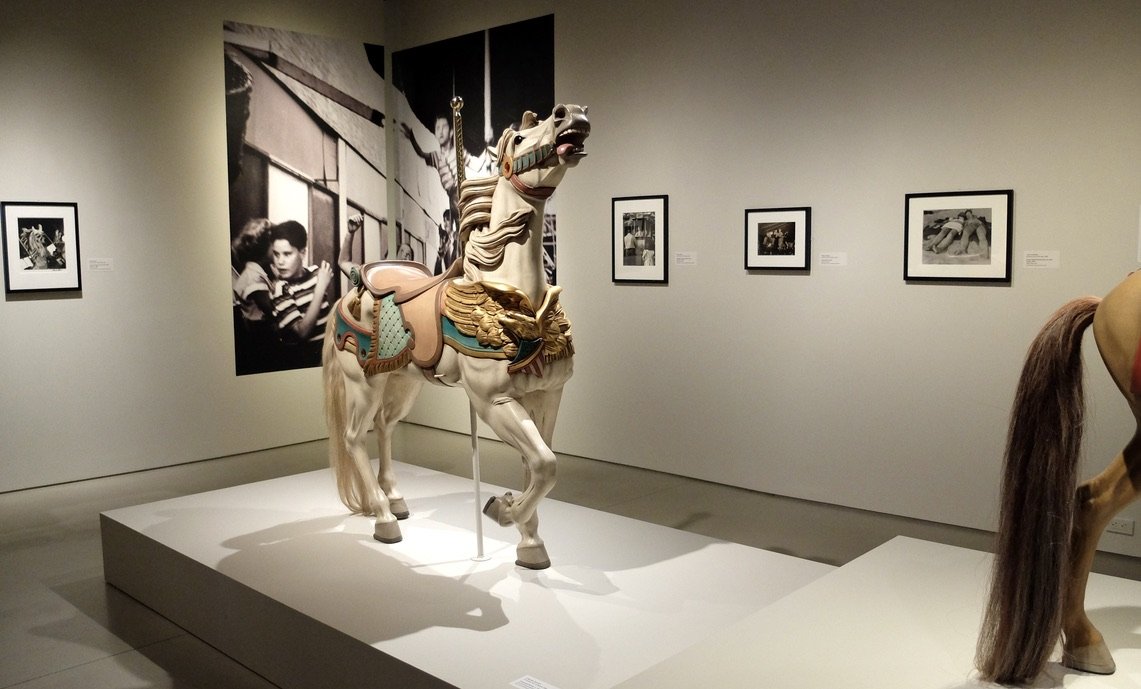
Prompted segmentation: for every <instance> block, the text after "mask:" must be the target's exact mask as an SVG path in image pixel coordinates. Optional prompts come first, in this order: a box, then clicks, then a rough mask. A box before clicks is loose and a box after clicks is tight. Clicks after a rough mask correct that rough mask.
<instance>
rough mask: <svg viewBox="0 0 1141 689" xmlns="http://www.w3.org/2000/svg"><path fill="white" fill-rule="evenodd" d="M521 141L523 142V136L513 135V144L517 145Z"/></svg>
mask: <svg viewBox="0 0 1141 689" xmlns="http://www.w3.org/2000/svg"><path fill="white" fill-rule="evenodd" d="M521 143H523V137H522V136H520V135H516V136H515V145H516V146H518V145H519V144H521Z"/></svg>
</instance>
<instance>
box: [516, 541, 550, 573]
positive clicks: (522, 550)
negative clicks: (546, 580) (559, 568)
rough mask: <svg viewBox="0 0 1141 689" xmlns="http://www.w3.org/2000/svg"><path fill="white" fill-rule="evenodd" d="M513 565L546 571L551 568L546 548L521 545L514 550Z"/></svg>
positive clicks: (540, 545)
mask: <svg viewBox="0 0 1141 689" xmlns="http://www.w3.org/2000/svg"><path fill="white" fill-rule="evenodd" d="M515 555H516V560H515V564H517V565H519V566H520V567H526V568H527V569H546V568H548V567H550V566H551V559H550V558H549V557H547V546H545V545H543V544H542V543H540V544H539V545H521V546H518V547H516V548H515Z"/></svg>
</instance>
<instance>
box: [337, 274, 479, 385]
mask: <svg viewBox="0 0 1141 689" xmlns="http://www.w3.org/2000/svg"><path fill="white" fill-rule="evenodd" d="M462 274H463V266H462V264H461V262H460V261H459V260H457V261H455V262H454V263H452V265H451V266H450V267H449V268H448V269H447V270H446V271H444V272H443V273H441V274H440V275H432V274H431V273H430V272H429V270H428V267H427V266H425V265H423V264H421V263H416V262H414V261H376V262H374V263H368V264H365V265H363V266H361V268H360V273H359V285H360V287H361V289H367V290H368V291H369V293H371V294H372V296H373V298H374V299H376V300H380V299H382V298H384V297H387V296H390V295H391V296H392V300H393V302H394V303H395V304H396V305H397V306H398V307H399V308H400V315H401V317H402V318H403V320H404V327H405V329H406V330H407V331H408V332H409V333H411V341H410V342H409V350H410V354H411V357H412V362H413V363H415V364H416V365H417V366H419V367H420V368H432V367H433V366H435V365H436V363H437V362H438V361H439V360H440V354H441V353H442V352H443V349H444V336H443V331H442V328H441V325H440V313H441V312H442V309H443V298H444V297H443V294H444V287H445V286H446V285H447V284H448V283H449V282H450V281H451V280H452V279H453V278H456V277H459V276H460V275H462Z"/></svg>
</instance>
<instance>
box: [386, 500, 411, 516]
mask: <svg viewBox="0 0 1141 689" xmlns="http://www.w3.org/2000/svg"><path fill="white" fill-rule="evenodd" d="M388 509H389V510H390V511H391V512H392V516H394V517H396V518H397V519H407V518H408V516H409V515H410V514H411V512H409V511H408V503H406V502H404V498H395V499H393V500H389V501H388Z"/></svg>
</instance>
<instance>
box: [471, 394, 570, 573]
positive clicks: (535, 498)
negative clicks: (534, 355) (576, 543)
mask: <svg viewBox="0 0 1141 689" xmlns="http://www.w3.org/2000/svg"><path fill="white" fill-rule="evenodd" d="M556 403H557V400H556ZM472 404H473V405H475V408H476V413H478V414H479V417H480V418H481V419H483V420H484V422H486V423H487V425H488V426H491V429H492V430H494V431H495V433H496V434H497V435H498V436H499V438H500V439H501V440H502V441H503V442H505V443H507V444H508V445H510V446H511V447H512V448H514V449H515V450H517V451H518V452H519V453H520V454H522V455H523V462H524V465H525V466H526V471H527V472H528V474H527V475H528V477H529V480H528V481H527V484H526V486H525V487H524V489H523V492H522V494H520V495H519V497H517V498H514V499H510V498H508V497H507V496H503V497H496V498H492V499H491V500H489V501H488V504H487V506H486V507H485V508H484V512H485V513H486V514H487V516H489V517H491V518H492V519H495V520H496V521H497V522H499V523H500V524H503V525H507V524H515V525H516V527H517V528H518V529H519V533H520V535H521V536H522V538H521V539H520V541H519V545H518V546H517V547H516V549H515V552H516V556H517V559H516V560H515V564H517V565H520V566H522V567H527V568H529V569H545V568H547V567H550V566H551V561H550V559H548V557H547V549H546V547H545V546H544V545H543V539H541V538H539V534H538V518H537V517H536V516H535V509H536V507H537V506H538V503H539V501H540V500H542V499H543V496H545V495H546V494H547V493H549V492H550V491H551V488H553V487H554V485H555V453H554V452H552V451H551V448H550V446H548V445H547V443H546V441H545V440H544V439H543V434H542V433H541V432H540V430H539V427H538V426H537V425H536V423H535V421H534V420H533V419H532V418H531V416H530V415H529V414H528V413H527V410H526V409H525V408H524V406H523V405H522V404H520V403H519V402H518V401H517V400H515V399H512V398H509V397H500V398H497V399H494V400H486V399H481V398H479V397H476V396H473V397H472Z"/></svg>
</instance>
